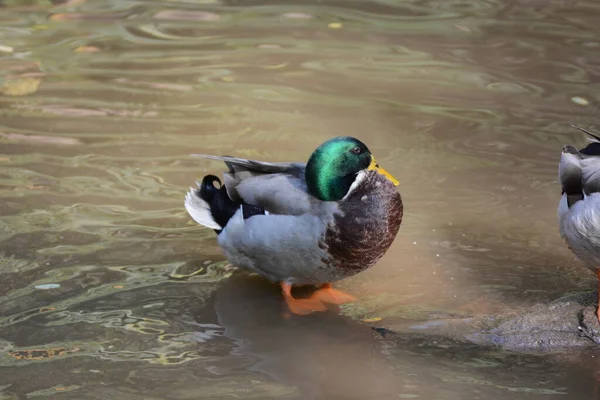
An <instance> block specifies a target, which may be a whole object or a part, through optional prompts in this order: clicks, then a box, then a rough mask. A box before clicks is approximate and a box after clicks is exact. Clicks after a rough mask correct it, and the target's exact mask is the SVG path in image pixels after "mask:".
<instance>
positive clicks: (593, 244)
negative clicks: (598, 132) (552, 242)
mask: <svg viewBox="0 0 600 400" xmlns="http://www.w3.org/2000/svg"><path fill="white" fill-rule="evenodd" d="M593 144H594V145H597V143H593ZM596 152H597V148H594V147H592V146H591V145H590V146H588V147H587V148H585V149H582V150H581V152H580V151H578V150H577V149H575V148H574V147H573V146H564V147H563V153H562V155H561V160H560V165H559V181H560V183H561V186H562V188H563V194H562V196H561V199H560V202H559V205H558V219H559V225H560V234H561V236H562V237H563V238H564V239H565V241H566V242H567V245H568V246H569V248H570V249H571V251H573V253H575V255H577V256H578V257H579V258H580V259H581V260H583V261H584V262H585V263H586V264H587V266H588V267H589V268H590V269H592V270H594V271H596V270H598V269H600V155H596V154H595V153H596ZM584 153H586V154H584Z"/></svg>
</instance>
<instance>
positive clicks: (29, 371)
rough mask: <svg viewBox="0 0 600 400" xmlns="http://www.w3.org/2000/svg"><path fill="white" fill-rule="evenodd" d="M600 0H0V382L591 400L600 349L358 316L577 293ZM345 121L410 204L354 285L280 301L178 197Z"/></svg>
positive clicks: (292, 156)
mask: <svg viewBox="0 0 600 400" xmlns="http://www.w3.org/2000/svg"><path fill="white" fill-rule="evenodd" d="M599 18H600V2H597V1H593V0H587V1H583V0H582V1H577V0H471V1H467V0H378V1H366V0H355V1H354V0H330V1H320V0H284V1H272V0H187V1H186V0H181V1H166V0H165V1H123V0H69V1H68V2H61V1H54V0H53V1H50V0H40V1H35V0H29V1H25V0H21V1H19V0H6V1H3V2H1V3H0V92H1V94H0V113H1V117H0V146H1V147H0V149H1V151H0V197H1V201H0V215H1V218H0V257H1V258H0V296H1V297H0V399H2V400H4V399H30V398H35V399H42V398H53V399H124V400H129V399H140V400H141V399H217V398H238V399H371V398H377V399H398V398H400V399H506V398H514V399H554V398H569V399H590V398H597V396H599V395H600V387H599V384H598V379H600V375H599V373H600V361H599V357H597V355H600V353H598V352H593V351H592V352H590V351H587V352H585V353H581V352H568V353H561V354H527V355H526V354H516V353H511V352H507V351H501V350H499V349H494V348H482V347H477V346H471V345H466V344H461V343H455V342H452V341H449V340H448V341H444V340H439V339H436V340H434V339H431V340H428V339H427V338H426V337H425V338H417V337H415V336H412V335H409V334H406V335H405V334H403V333H402V332H400V333H399V334H398V335H386V336H383V335H380V334H378V333H377V332H376V331H374V330H373V329H372V327H392V328H393V327H394V326H406V325H407V324H408V325H409V326H410V324H411V323H413V322H414V323H421V322H422V321H435V320H436V319H439V318H444V317H448V316H468V315H495V314H498V313H504V312H509V311H512V310H519V309H524V308H526V307H529V306H531V305H534V304H536V303H540V302H548V301H551V300H555V299H558V298H560V297H562V296H565V295H568V294H570V293H575V292H584V291H591V290H593V289H594V288H595V278H594V277H593V276H592V274H591V273H590V272H589V271H588V270H587V269H585V267H583V266H582V264H581V263H580V262H579V261H577V260H576V259H575V257H574V256H573V255H572V254H571V253H570V251H569V250H568V249H567V248H566V246H565V245H564V243H563V242H562V240H561V239H560V237H559V235H558V231H557V222H556V206H557V202H558V198H559V195H560V187H559V185H558V182H557V163H558V159H559V157H560V148H561V146H562V145H563V144H566V143H570V144H573V145H576V146H580V145H582V144H584V143H585V140H584V138H583V136H582V134H581V133H579V132H577V131H576V130H574V129H572V128H571V127H569V124H571V123H574V124H577V125H580V126H582V127H584V128H590V129H594V124H596V123H597V122H598V105H599V102H600V96H599V95H598V94H599V93H600V28H599V25H598V20H599ZM337 135H351V136H355V137H357V138H359V139H361V140H363V141H364V142H365V143H367V145H368V146H369V147H370V148H371V150H372V151H373V153H374V154H375V156H376V157H377V159H378V161H379V162H380V164H381V165H382V166H383V167H384V168H385V169H386V170H388V171H389V172H391V173H392V174H393V175H394V176H395V177H397V178H398V179H399V180H400V182H401V184H400V186H399V190H400V192H401V193H402V195H403V199H404V204H405V217H404V221H403V224H402V227H401V229H400V233H399V235H398V237H397V238H396V241H395V242H394V244H393V246H392V248H391V249H390V251H389V252H388V253H387V254H386V256H385V257H384V258H383V259H382V260H381V261H380V262H379V263H378V264H377V265H376V266H375V267H374V268H372V269H370V270H369V271H366V272H364V273H362V274H359V275H357V276H355V277H353V278H351V279H347V280H345V281H342V282H340V283H338V284H337V286H338V287H340V288H342V289H343V290H345V291H347V292H349V293H352V294H353V295H355V296H356V297H357V298H358V300H357V302H356V303H354V304H350V305H346V306H344V307H342V308H341V310H340V311H339V312H336V311H331V312H328V313H319V314H315V315H311V316H308V317H292V318H285V317H284V316H283V314H282V311H283V309H284V308H283V307H284V305H283V301H282V298H281V296H280V294H279V291H278V288H277V287H275V286H274V285H270V284H269V283H267V282H265V281H263V280H262V279H259V278H256V277H252V276H249V275H248V274H245V273H239V272H236V271H235V270H233V269H232V268H231V266H229V265H228V264H227V262H226V261H225V258H224V256H223V255H222V253H221V251H220V249H219V247H218V246H217V244H216V240H215V235H214V233H213V232H212V231H211V230H209V229H204V228H202V227H200V226H198V225H196V224H195V223H194V222H193V221H192V220H191V219H190V218H189V216H188V215H187V213H186V212H185V210H184V208H183V197H184V195H185V192H186V190H187V188H188V186H189V185H190V184H193V182H194V180H195V179H197V178H200V177H202V176H203V175H204V174H206V173H207V172H211V173H214V174H221V172H222V171H223V169H224V166H223V165H221V164H220V163H217V162H211V161H205V160H200V159H197V158H193V157H190V156H189V154H191V153H200V152H201V153H209V154H230V155H235V156H241V157H247V158H255V159H260V160H265V161H305V160H306V159H307V158H308V155H309V154H310V153H311V151H312V150H313V149H314V148H315V147H316V146H317V145H318V144H320V143H321V142H323V141H324V140H326V139H328V138H330V137H332V136H337Z"/></svg>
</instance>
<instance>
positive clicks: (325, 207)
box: [185, 137, 403, 315]
mask: <svg viewBox="0 0 600 400" xmlns="http://www.w3.org/2000/svg"><path fill="white" fill-rule="evenodd" d="M194 156H198V157H203V158H207V159H211V160H218V161H223V162H225V164H226V165H227V167H228V168H229V171H228V172H226V173H225V174H224V184H223V185H221V181H220V180H219V178H217V177H216V176H214V175H207V176H205V177H204V178H203V179H202V182H201V183H199V184H197V185H198V188H190V191H189V192H188V193H187V195H186V197H185V208H186V210H187V211H188V213H189V214H190V216H191V217H192V218H193V219H194V220H195V221H196V222H197V223H199V224H200V225H203V226H205V227H208V228H211V229H214V230H215V232H216V233H217V242H218V243H219V245H220V247H221V248H222V249H223V251H224V253H225V256H226V257H227V259H228V260H229V261H230V262H231V263H232V264H233V265H235V266H237V267H241V268H244V269H247V270H249V271H251V272H255V273H258V274H260V275H262V276H264V277H265V278H267V279H269V280H271V281H272V282H276V283H279V284H280V285H281V290H282V293H283V297H284V299H285V301H286V303H287V305H288V308H289V310H290V311H291V312H292V313H294V314H300V315H306V314H310V313H312V312H314V311H325V310H326V305H325V304H326V303H329V304H343V303H346V302H350V301H353V300H354V298H353V297H352V296H350V295H348V294H346V293H343V292H341V291H338V290H335V289H333V288H332V286H331V283H332V282H334V281H338V280H340V279H343V278H346V277H349V276H352V275H355V274H357V273H359V272H361V271H364V270H366V269H367V268H369V267H371V266H373V265H374V264H375V263H376V262H377V261H378V260H379V259H380V258H381V257H382V256H383V255H384V254H385V252H386V251H387V249H388V248H389V247H390V245H391V244H392V242H393V241H394V238H395V237H396V234H397V233H398V229H399V228H400V223H401V222H402V212H403V206H402V199H401V197H400V194H399V193H398V191H397V189H396V186H397V185H398V181H397V180H396V179H395V178H394V177H393V176H392V175H390V174H389V173H388V172H386V171H385V170H384V169H383V168H381V167H380V166H379V164H377V162H376V161H375V158H374V157H373V155H372V154H371V152H370V151H369V149H368V148H367V146H366V145H365V144H364V143H362V142H361V141H359V140H358V139H355V138H352V137H336V138H333V139H331V140H328V141H326V142H325V143H323V144H321V145H320V146H319V147H318V148H317V149H316V150H315V151H314V152H313V153H312V154H311V156H310V158H309V159H308V162H307V163H306V164H304V163H269V162H261V161H253V160H246V159H243V158H235V157H221V156H212V155H204V154H194ZM215 182H217V184H218V185H219V187H217V186H215ZM293 285H315V286H318V289H317V290H316V291H315V292H314V293H313V294H312V295H311V297H309V298H294V297H293V296H292V291H291V290H292V286H293Z"/></svg>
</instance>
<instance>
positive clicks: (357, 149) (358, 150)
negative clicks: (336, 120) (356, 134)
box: [350, 146, 361, 154]
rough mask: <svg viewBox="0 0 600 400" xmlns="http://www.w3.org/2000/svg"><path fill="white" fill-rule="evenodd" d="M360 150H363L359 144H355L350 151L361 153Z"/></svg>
mask: <svg viewBox="0 0 600 400" xmlns="http://www.w3.org/2000/svg"><path fill="white" fill-rule="evenodd" d="M360 151H361V150H360V147H358V146H355V147H353V148H352V149H351V150H350V152H351V153H354V154H360Z"/></svg>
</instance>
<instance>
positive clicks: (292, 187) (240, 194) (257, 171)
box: [193, 154, 319, 215]
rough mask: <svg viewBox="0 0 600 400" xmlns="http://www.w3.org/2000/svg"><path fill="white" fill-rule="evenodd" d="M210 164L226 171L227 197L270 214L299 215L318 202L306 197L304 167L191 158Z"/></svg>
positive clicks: (211, 158) (249, 161) (219, 157)
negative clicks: (219, 164)
mask: <svg viewBox="0 0 600 400" xmlns="http://www.w3.org/2000/svg"><path fill="white" fill-rule="evenodd" d="M193 156H196V157H202V158H206V159H209V160H216V161H223V162H224V163H225V164H226V165H227V167H228V168H229V171H228V172H226V173H225V174H224V178H225V180H224V185H225V188H226V190H227V194H228V195H229V197H230V198H231V199H232V200H233V201H235V202H238V203H241V202H244V203H247V204H252V205H256V206H260V207H263V208H264V209H265V210H267V211H268V212H269V213H274V214H287V215H301V214H305V213H307V212H309V211H310V210H311V208H312V207H313V206H315V204H316V203H317V202H318V201H319V200H318V199H316V198H315V197H313V196H311V195H310V194H309V193H308V188H307V186H306V181H305V178H304V171H305V169H306V164H304V163H269V162H262V161H255V160H247V159H245V158H237V157H227V156H213V155H205V154H193Z"/></svg>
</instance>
